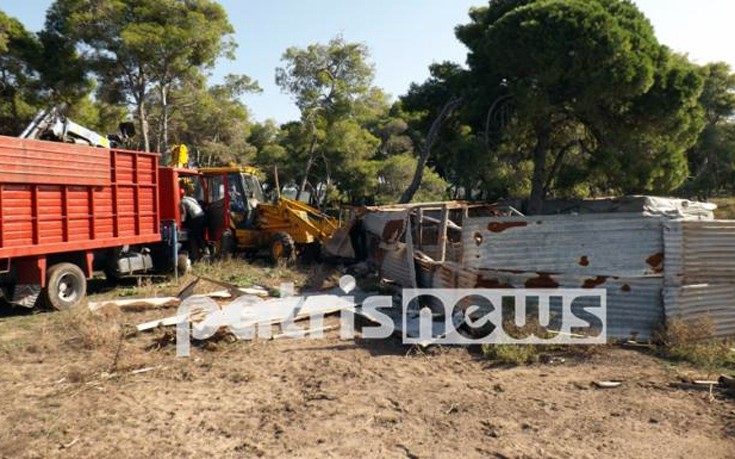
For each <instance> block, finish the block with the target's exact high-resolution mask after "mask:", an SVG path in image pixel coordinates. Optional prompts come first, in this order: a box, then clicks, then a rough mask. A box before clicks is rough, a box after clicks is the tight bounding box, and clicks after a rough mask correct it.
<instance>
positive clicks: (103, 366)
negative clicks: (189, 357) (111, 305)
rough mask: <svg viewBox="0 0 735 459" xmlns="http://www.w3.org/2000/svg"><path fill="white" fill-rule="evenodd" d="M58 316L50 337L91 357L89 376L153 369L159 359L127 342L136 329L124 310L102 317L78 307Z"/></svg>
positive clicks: (88, 357) (87, 371) (108, 313)
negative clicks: (129, 321)
mask: <svg viewBox="0 0 735 459" xmlns="http://www.w3.org/2000/svg"><path fill="white" fill-rule="evenodd" d="M56 314H57V315H58V320H55V321H54V323H55V325H56V330H53V331H52V333H51V334H50V336H51V337H56V339H57V340H59V341H61V345H62V346H64V347H66V348H67V349H68V350H70V351H73V352H77V353H84V354H85V355H86V356H87V365H85V373H87V374H93V373H99V372H104V373H108V374H114V373H118V372H127V371H131V370H135V369H138V368H141V367H145V366H149V365H151V364H152V363H153V361H154V360H155V357H156V356H155V355H154V354H153V353H151V352H147V351H145V350H144V349H142V348H141V347H140V345H139V344H137V343H133V342H131V341H130V340H129V339H127V338H128V337H129V336H130V335H131V334H133V333H134V331H135V328H134V327H133V326H132V325H131V324H128V323H126V319H125V316H124V313H122V312H120V311H116V310H114V309H111V310H106V311H104V313H102V314H100V313H93V312H91V311H89V310H88V309H87V308H75V309H72V310H69V311H62V312H59V313H56Z"/></svg>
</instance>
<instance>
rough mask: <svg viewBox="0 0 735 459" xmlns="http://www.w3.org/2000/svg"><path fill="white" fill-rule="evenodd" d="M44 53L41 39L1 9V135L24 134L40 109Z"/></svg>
mask: <svg viewBox="0 0 735 459" xmlns="http://www.w3.org/2000/svg"><path fill="white" fill-rule="evenodd" d="M40 55H41V44H40V43H39V41H38V39H37V38H36V37H35V36H34V35H33V34H31V33H29V32H28V31H26V30H25V28H24V27H23V25H22V24H21V23H20V22H18V21H17V20H16V19H14V18H11V17H9V16H7V15H6V14H5V13H3V12H2V11H0V134H4V135H11V136H16V135H18V134H20V132H21V131H22V130H23V128H24V127H25V126H26V124H28V122H29V121H30V120H31V119H32V118H33V115H34V114H35V112H36V110H37V109H38V106H39V105H40V102H41V100H40V99H41V98H40V94H39V76H38V69H37V65H36V64H37V63H38V61H39V56H40Z"/></svg>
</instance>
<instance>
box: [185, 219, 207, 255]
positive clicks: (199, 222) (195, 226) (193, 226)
mask: <svg viewBox="0 0 735 459" xmlns="http://www.w3.org/2000/svg"><path fill="white" fill-rule="evenodd" d="M204 226H205V220H204V215H202V216H200V217H194V218H189V219H187V220H186V221H185V222H184V227H185V228H186V229H187V230H188V233H189V257H190V258H191V260H192V261H197V260H198V259H199V253H200V252H201V251H202V250H204V249H205V248H206V247H207V241H205V240H204Z"/></svg>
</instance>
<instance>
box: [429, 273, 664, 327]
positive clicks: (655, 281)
mask: <svg viewBox="0 0 735 459" xmlns="http://www.w3.org/2000/svg"><path fill="white" fill-rule="evenodd" d="M433 279H434V283H433V285H434V287H437V288H453V287H459V288H530V287H532V288H537V287H539V288H546V287H548V288H556V287H559V288H604V289H605V290H606V291H607V333H608V336H611V337H616V338H635V339H638V340H641V339H643V340H645V339H648V338H651V337H652V335H653V334H654V333H655V332H656V331H658V330H659V329H660V328H661V327H662V325H663V323H664V308H663V304H662V298H661V289H662V287H663V277H661V276H648V277H631V278H625V277H610V276H595V277H586V276H576V275H570V274H541V275H539V274H538V273H535V272H534V273H511V272H507V271H505V272H504V271H494V270H473V269H467V268H462V267H460V265H457V264H449V263H444V264H443V265H442V266H439V267H437V268H436V269H435V270H434V275H433ZM552 312H554V311H552ZM556 312H557V313H559V314H561V312H560V311H556Z"/></svg>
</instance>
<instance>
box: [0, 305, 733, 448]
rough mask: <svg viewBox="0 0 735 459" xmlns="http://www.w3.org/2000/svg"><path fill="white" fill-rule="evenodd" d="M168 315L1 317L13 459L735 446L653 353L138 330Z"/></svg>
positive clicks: (720, 401)
mask: <svg viewBox="0 0 735 459" xmlns="http://www.w3.org/2000/svg"><path fill="white" fill-rule="evenodd" d="M167 313H171V311H168V312H164V311H145V312H124V313H121V312H115V311H112V312H109V313H107V314H103V315H98V316H92V315H91V314H89V313H86V312H84V313H82V312H78V311H77V312H63V313H45V314H35V315H17V316H12V315H11V316H8V317H4V318H1V319H0V365H1V366H0V368H1V371H0V390H2V393H3V394H4V400H3V402H4V403H3V409H2V410H0V457H3V458H5V457H7V458H15V457H19V458H36V457H38V458H42V457H43V458H45V457H75V458H76V457H177V458H178V457H192V458H194V457H398V458H401V457H408V458H437V457H457V456H460V457H491V458H568V457H575V458H607V457H611V458H612V457H615V458H630V457H635V458H661V457H666V458H691V457H708V458H733V457H735V400H734V399H732V398H728V397H727V396H725V395H722V394H720V393H714V394H713V397H711V396H710V394H709V393H708V392H707V391H706V390H705V391H698V390H685V389H681V388H675V387H671V386H670V384H671V383H672V382H676V381H677V380H678V378H679V377H680V375H681V374H682V373H685V372H691V371H692V370H691V369H688V368H685V367H682V366H679V365H674V364H671V363H669V362H666V361H663V360H660V359H658V358H655V357H653V356H651V355H647V354H646V353H644V352H641V351H639V350H630V349H623V348H620V347H613V346H610V347H602V348H599V349H596V350H595V351H594V352H588V353H585V354H584V355H570V356H567V357H565V358H564V359H563V361H562V360H559V359H556V360H554V362H555V363H538V364H534V365H530V366H522V367H496V366H492V365H491V364H490V363H489V362H488V361H487V360H485V359H484V358H483V357H482V356H481V355H479V354H478V353H477V352H475V351H474V350H472V349H465V348H436V349H430V350H427V351H421V350H417V349H412V348H407V347H405V346H403V345H401V343H400V342H399V341H398V340H397V339H388V340H383V341H372V340H360V339H357V340H350V341H342V340H340V339H339V337H338V332H337V331H331V332H329V333H328V334H327V337H326V338H325V339H322V340H290V339H283V340H274V341H255V342H231V341H230V340H227V339H224V340H220V341H218V342H210V343H208V344H206V345H205V346H198V347H193V348H192V355H191V357H189V358H177V357H176V356H175V349H174V347H173V346H172V345H171V344H168V345H166V339H167V337H169V335H167V334H166V333H165V332H164V331H163V330H155V331H153V332H148V333H141V334H139V335H137V336H134V337H132V338H121V337H122V336H123V332H124V330H125V329H124V328H121V327H120V326H119V324H121V323H130V324H136V323H139V322H143V321H145V320H148V319H151V318H155V317H162V316H165V315H166V314H167ZM329 320H331V321H334V322H335V323H336V320H337V319H336V318H331V319H329ZM121 330H122V332H121ZM159 345H161V346H159ZM140 368H147V369H149V368H152V370H150V371H147V372H143V373H137V374H136V373H133V371H134V370H136V369H140ZM701 376H702V377H707V376H709V375H701ZM615 379H618V380H622V381H623V384H622V385H621V386H620V387H618V388H614V389H597V388H595V387H594V386H592V385H591V383H592V382H593V381H595V380H615Z"/></svg>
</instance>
